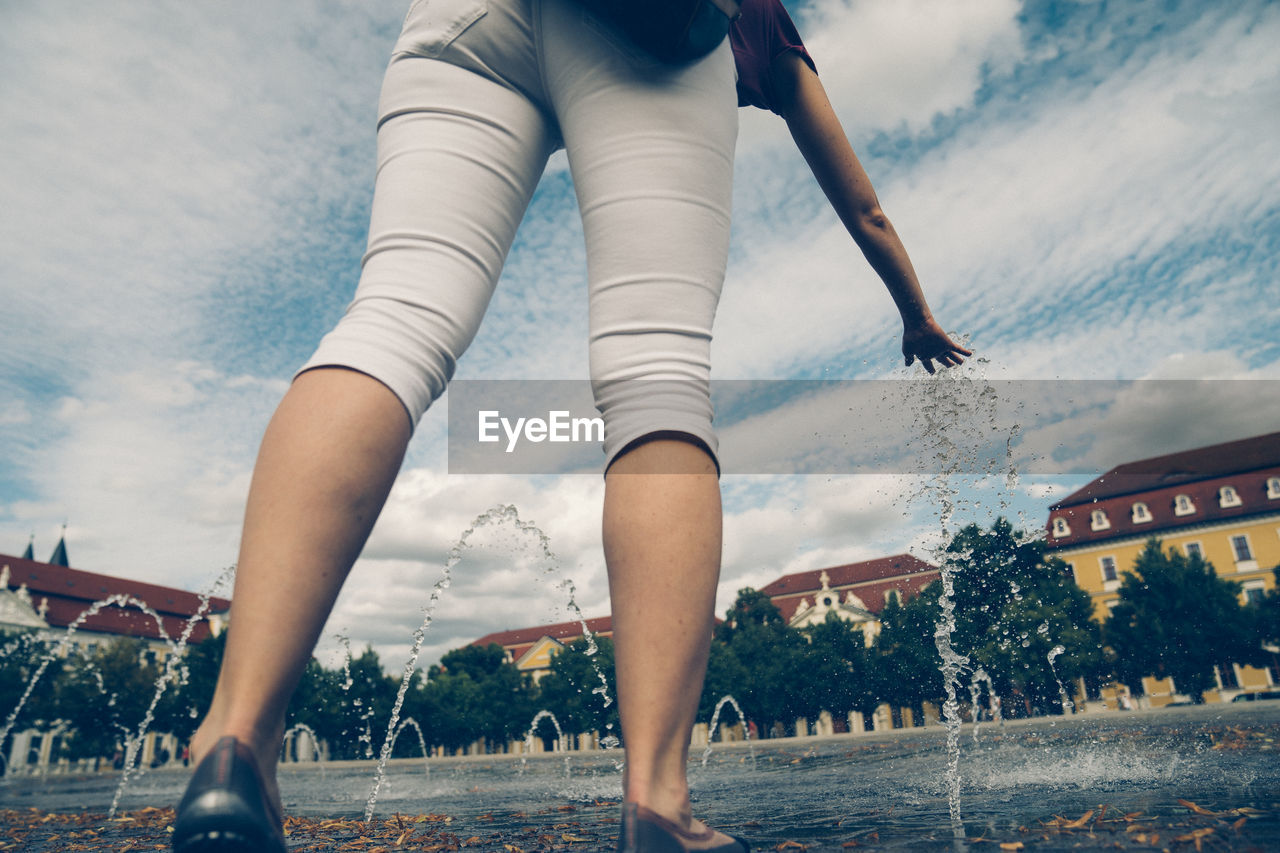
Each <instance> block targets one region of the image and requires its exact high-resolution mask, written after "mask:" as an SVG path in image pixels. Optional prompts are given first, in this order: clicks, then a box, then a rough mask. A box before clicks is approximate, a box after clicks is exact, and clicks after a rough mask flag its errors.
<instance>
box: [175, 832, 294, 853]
mask: <svg viewBox="0 0 1280 853" xmlns="http://www.w3.org/2000/svg"><path fill="white" fill-rule="evenodd" d="M283 849H284V848H283V847H280V848H277V847H276V846H275V845H273V844H270V843H265V844H264V843H263V841H262V839H260V838H250V837H249V836H247V835H242V834H240V833H238V832H227V831H226V830H217V829H215V830H210V831H209V832H202V833H200V834H198V835H193V836H191V837H190V838H185V839H183V840H181V841H175V842H174V845H173V853H264V851H273V850H283Z"/></svg>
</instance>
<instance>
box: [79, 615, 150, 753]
mask: <svg viewBox="0 0 1280 853" xmlns="http://www.w3.org/2000/svg"><path fill="white" fill-rule="evenodd" d="M146 652H147V644H146V642H145V641H143V640H138V639H131V638H127V637H120V638H118V639H115V640H112V641H111V642H110V643H107V644H105V645H103V646H99V647H98V648H96V649H94V650H93V651H91V652H87V653H85V654H83V655H78V656H74V657H72V658H71V659H70V662H69V663H68V665H67V666H66V668H65V670H64V671H63V673H62V675H61V677H59V678H58V682H57V686H56V700H55V701H56V703H57V707H58V716H59V717H60V718H61V719H62V720H63V721H65V723H66V725H67V728H68V731H67V734H66V736H65V737H64V739H63V748H62V754H61V755H60V756H59V757H63V758H69V759H72V760H75V759H78V758H96V757H99V756H106V755H111V754H112V753H114V752H115V751H116V750H117V749H123V748H124V746H125V743H126V741H127V739H129V738H132V737H136V736H137V734H138V728H139V727H140V726H141V724H142V720H143V717H144V716H145V715H146V712H147V708H148V706H149V705H150V704H151V699H152V697H153V696H154V695H155V689H156V681H157V680H158V679H159V678H160V673H161V668H160V667H159V666H158V665H157V664H156V663H155V662H154V661H152V660H151V658H150V656H149V655H147V654H146Z"/></svg>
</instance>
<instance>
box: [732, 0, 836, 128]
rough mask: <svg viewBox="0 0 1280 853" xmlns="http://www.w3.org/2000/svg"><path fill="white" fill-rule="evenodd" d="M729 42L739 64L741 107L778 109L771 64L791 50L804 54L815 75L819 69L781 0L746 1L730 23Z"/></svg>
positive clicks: (739, 100) (739, 98)
mask: <svg viewBox="0 0 1280 853" xmlns="http://www.w3.org/2000/svg"><path fill="white" fill-rule="evenodd" d="M729 43H730V45H732V46H733V61H734V62H735V63H736V64H737V66H738V106H740V107H759V108H760V109H763V110H770V111H772V112H775V113H776V112H778V110H777V107H776V106H775V105H774V104H775V102H776V100H777V99H776V98H775V96H774V92H773V86H772V84H771V83H770V81H769V66H770V65H771V64H772V63H773V61H774V60H775V59H777V58H778V57H779V56H782V55H783V54H784V53H787V52H788V51H793V50H794V51H795V52H796V53H798V54H800V55H801V56H802V57H804V61H805V62H807V63H808V64H809V67H810V68H812V69H813V70H814V73H815V74H816V73H817V71H818V68H817V66H816V65H814V64H813V57H811V56H809V51H807V50H805V47H804V42H803V41H801V40H800V33H799V32H797V31H796V25H795V24H794V23H793V22H792V21H791V16H790V15H788V14H787V10H786V9H785V8H783V5H782V3H781V0H743V2H742V14H741V15H740V16H739V17H738V19H737V20H736V21H734V22H733V23H732V24H730V26H729ZM779 115H781V113H779Z"/></svg>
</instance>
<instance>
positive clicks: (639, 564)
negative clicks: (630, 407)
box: [604, 440, 725, 843]
mask: <svg viewBox="0 0 1280 853" xmlns="http://www.w3.org/2000/svg"><path fill="white" fill-rule="evenodd" d="M720 541H721V515H720V484H719V479H718V476H717V473H716V469H715V464H714V463H713V462H712V460H711V457H710V456H708V455H707V453H706V451H704V450H703V449H702V448H701V447H700V446H698V445H696V444H693V443H690V442H687V441H680V440H671V441H668V440H658V441H650V442H647V443H644V444H641V445H639V446H638V447H635V448H634V449H632V450H630V451H629V452H627V453H624V454H623V455H622V456H620V457H619V458H618V460H617V461H616V462H615V463H614V464H613V465H612V467H610V469H609V473H608V475H607V476H606V479H605V499H604V551H605V562H606V564H607V566H608V570H609V596H610V598H611V599H612V600H613V632H614V633H613V636H614V643H615V655H616V661H617V677H618V707H619V710H620V712H621V715H622V730H623V736H624V738H625V741H626V749H627V763H626V769H625V779H624V788H625V792H626V798H627V800H628V801H629V802H635V803H639V804H640V805H643V806H645V807H647V808H650V809H652V810H653V811H655V812H657V813H659V814H661V815H664V816H666V817H667V818H669V819H671V820H673V821H675V822H676V823H678V824H680V825H682V826H688V825H689V824H690V821H691V819H692V813H691V811H690V806H689V788H688V783H687V782H686V779H685V764H686V762H687V761H688V757H689V736H690V732H691V730H692V728H693V723H694V716H695V714H696V713H697V710H698V701H699V698H700V696H701V693H702V679H703V676H704V674H705V672H706V666H707V651H708V648H709V647H710V643H711V632H712V628H713V625H714V616H713V610H714V606H715V595H716V583H717V581H718V579H719V576H720ZM724 841H725V839H724V838H720V839H718V842H719V843H724Z"/></svg>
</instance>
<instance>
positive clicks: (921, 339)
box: [902, 317, 973, 373]
mask: <svg viewBox="0 0 1280 853" xmlns="http://www.w3.org/2000/svg"><path fill="white" fill-rule="evenodd" d="M902 354H903V355H904V356H906V359H907V366H908V367H910V366H911V365H912V363H913V362H915V360H916V359H917V358H918V359H920V363H921V364H922V365H924V369H925V370H927V371H929V373H933V363H934V362H935V361H936V362H938V364H940V365H942V366H943V367H956V366H958V365H961V364H964V356H970V355H973V353H972V352H971V351H969V350H967V349H965V348H964V347H962V346H960V345H959V344H958V343H956V342H955V341H953V340H951V338H950V337H948V336H947V333H946V332H944V331H943V330H942V327H941V326H939V325H938V323H937V321H936V320H934V319H933V318H932V317H929V318H928V319H925V320H919V321H915V322H910V323H906V324H904V327H903V330H902Z"/></svg>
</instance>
